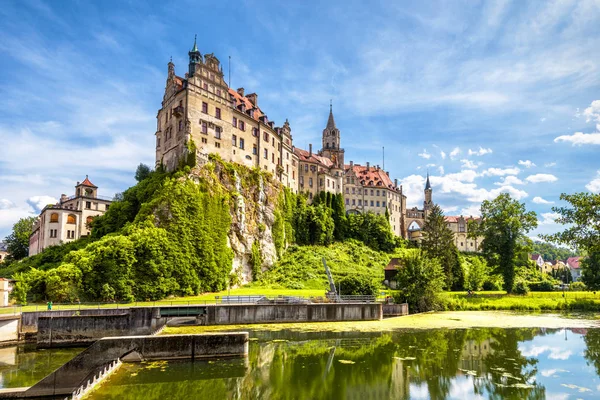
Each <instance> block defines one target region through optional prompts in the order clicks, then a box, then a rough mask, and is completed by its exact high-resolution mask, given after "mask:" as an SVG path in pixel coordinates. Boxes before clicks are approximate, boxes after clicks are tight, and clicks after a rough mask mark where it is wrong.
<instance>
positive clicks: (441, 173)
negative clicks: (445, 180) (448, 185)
mask: <svg viewBox="0 0 600 400" xmlns="http://www.w3.org/2000/svg"><path fill="white" fill-rule="evenodd" d="M438 171H439V173H440V175H444V166H443V165H440V166H439V167H438Z"/></svg>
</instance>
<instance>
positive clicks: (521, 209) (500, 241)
mask: <svg viewBox="0 0 600 400" xmlns="http://www.w3.org/2000/svg"><path fill="white" fill-rule="evenodd" d="M536 227H537V217H536V214H535V212H533V211H529V212H528V211H526V209H525V204H524V203H519V202H518V201H516V200H513V199H512V198H511V197H510V195H509V194H508V193H502V194H500V195H499V196H498V197H496V198H495V199H494V200H491V201H490V200H485V201H484V202H483V203H482V204H481V220H480V221H473V222H471V223H470V224H469V237H472V238H476V237H478V236H482V237H483V243H482V245H481V247H482V250H483V254H484V255H485V257H486V259H487V261H488V265H491V266H493V267H495V268H496V269H497V270H498V271H499V272H501V273H502V276H503V277H504V290H506V291H507V292H508V293H511V292H512V290H513V285H514V280H515V257H516V256H517V253H518V252H519V251H520V250H521V249H522V247H523V245H522V244H521V243H522V242H523V241H524V238H525V235H526V233H528V232H529V231H531V230H532V229H534V228H536Z"/></svg>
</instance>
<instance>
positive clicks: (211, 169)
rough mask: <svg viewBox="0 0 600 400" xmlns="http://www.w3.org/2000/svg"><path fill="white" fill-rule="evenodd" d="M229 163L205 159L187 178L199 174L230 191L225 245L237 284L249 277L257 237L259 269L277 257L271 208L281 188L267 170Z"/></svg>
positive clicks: (247, 280) (242, 282) (269, 265)
mask: <svg viewBox="0 0 600 400" xmlns="http://www.w3.org/2000/svg"><path fill="white" fill-rule="evenodd" d="M231 169H232V167H231V164H224V163H221V162H218V161H217V162H214V161H213V162H209V163H207V164H206V165H204V166H202V167H198V168H194V169H193V170H192V172H191V174H190V178H192V179H194V178H197V177H203V178H205V179H207V180H208V181H209V182H210V181H212V183H213V184H215V185H220V186H222V188H223V189H224V190H225V191H226V192H227V193H229V194H230V196H231V201H230V213H231V229H230V230H229V234H228V236H229V241H228V244H229V247H231V249H232V250H233V253H234V257H233V264H232V268H231V272H232V273H233V274H236V275H237V276H238V284H239V285H243V284H246V283H248V282H251V281H252V245H253V244H254V242H255V241H258V244H259V248H260V252H261V256H262V260H263V263H262V268H261V269H262V271H265V270H267V269H269V268H270V267H271V266H272V265H273V263H275V261H276V260H277V252H276V249H275V243H274V240H273V233H272V227H273V224H274V222H275V208H276V207H277V198H278V195H279V192H280V190H282V189H281V187H280V184H279V183H278V182H275V181H273V179H271V178H270V176H269V175H268V174H265V173H261V172H259V171H258V170H250V169H248V168H245V167H239V168H238V167H235V169H233V170H231Z"/></svg>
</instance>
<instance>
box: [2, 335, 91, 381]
mask: <svg viewBox="0 0 600 400" xmlns="http://www.w3.org/2000/svg"><path fill="white" fill-rule="evenodd" d="M82 350H83V349H80V348H70V349H48V350H37V349H36V348H35V346H23V345H20V346H9V347H2V348H0V388H15V387H26V386H31V385H33V384H35V383H37V382H38V381H39V380H41V379H42V378H44V377H45V376H46V375H48V374H49V373H50V372H52V371H54V370H55V369H57V368H58V367H60V366H61V365H63V364H64V363H66V362H67V361H69V360H70V359H72V358H73V357H75V356H76V355H77V354H79V353H80V352H81V351H82Z"/></svg>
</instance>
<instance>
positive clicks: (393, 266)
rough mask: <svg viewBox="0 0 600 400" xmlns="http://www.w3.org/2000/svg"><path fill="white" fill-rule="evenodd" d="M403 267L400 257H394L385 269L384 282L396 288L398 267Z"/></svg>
mask: <svg viewBox="0 0 600 400" xmlns="http://www.w3.org/2000/svg"><path fill="white" fill-rule="evenodd" d="M400 267H401V263H400V259H399V258H392V259H391V260H390V262H389V263H388V265H386V266H385V268H384V269H383V273H384V279H385V281H384V283H385V284H386V285H387V286H389V287H390V288H391V289H396V288H397V284H396V275H397V274H398V268H400Z"/></svg>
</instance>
